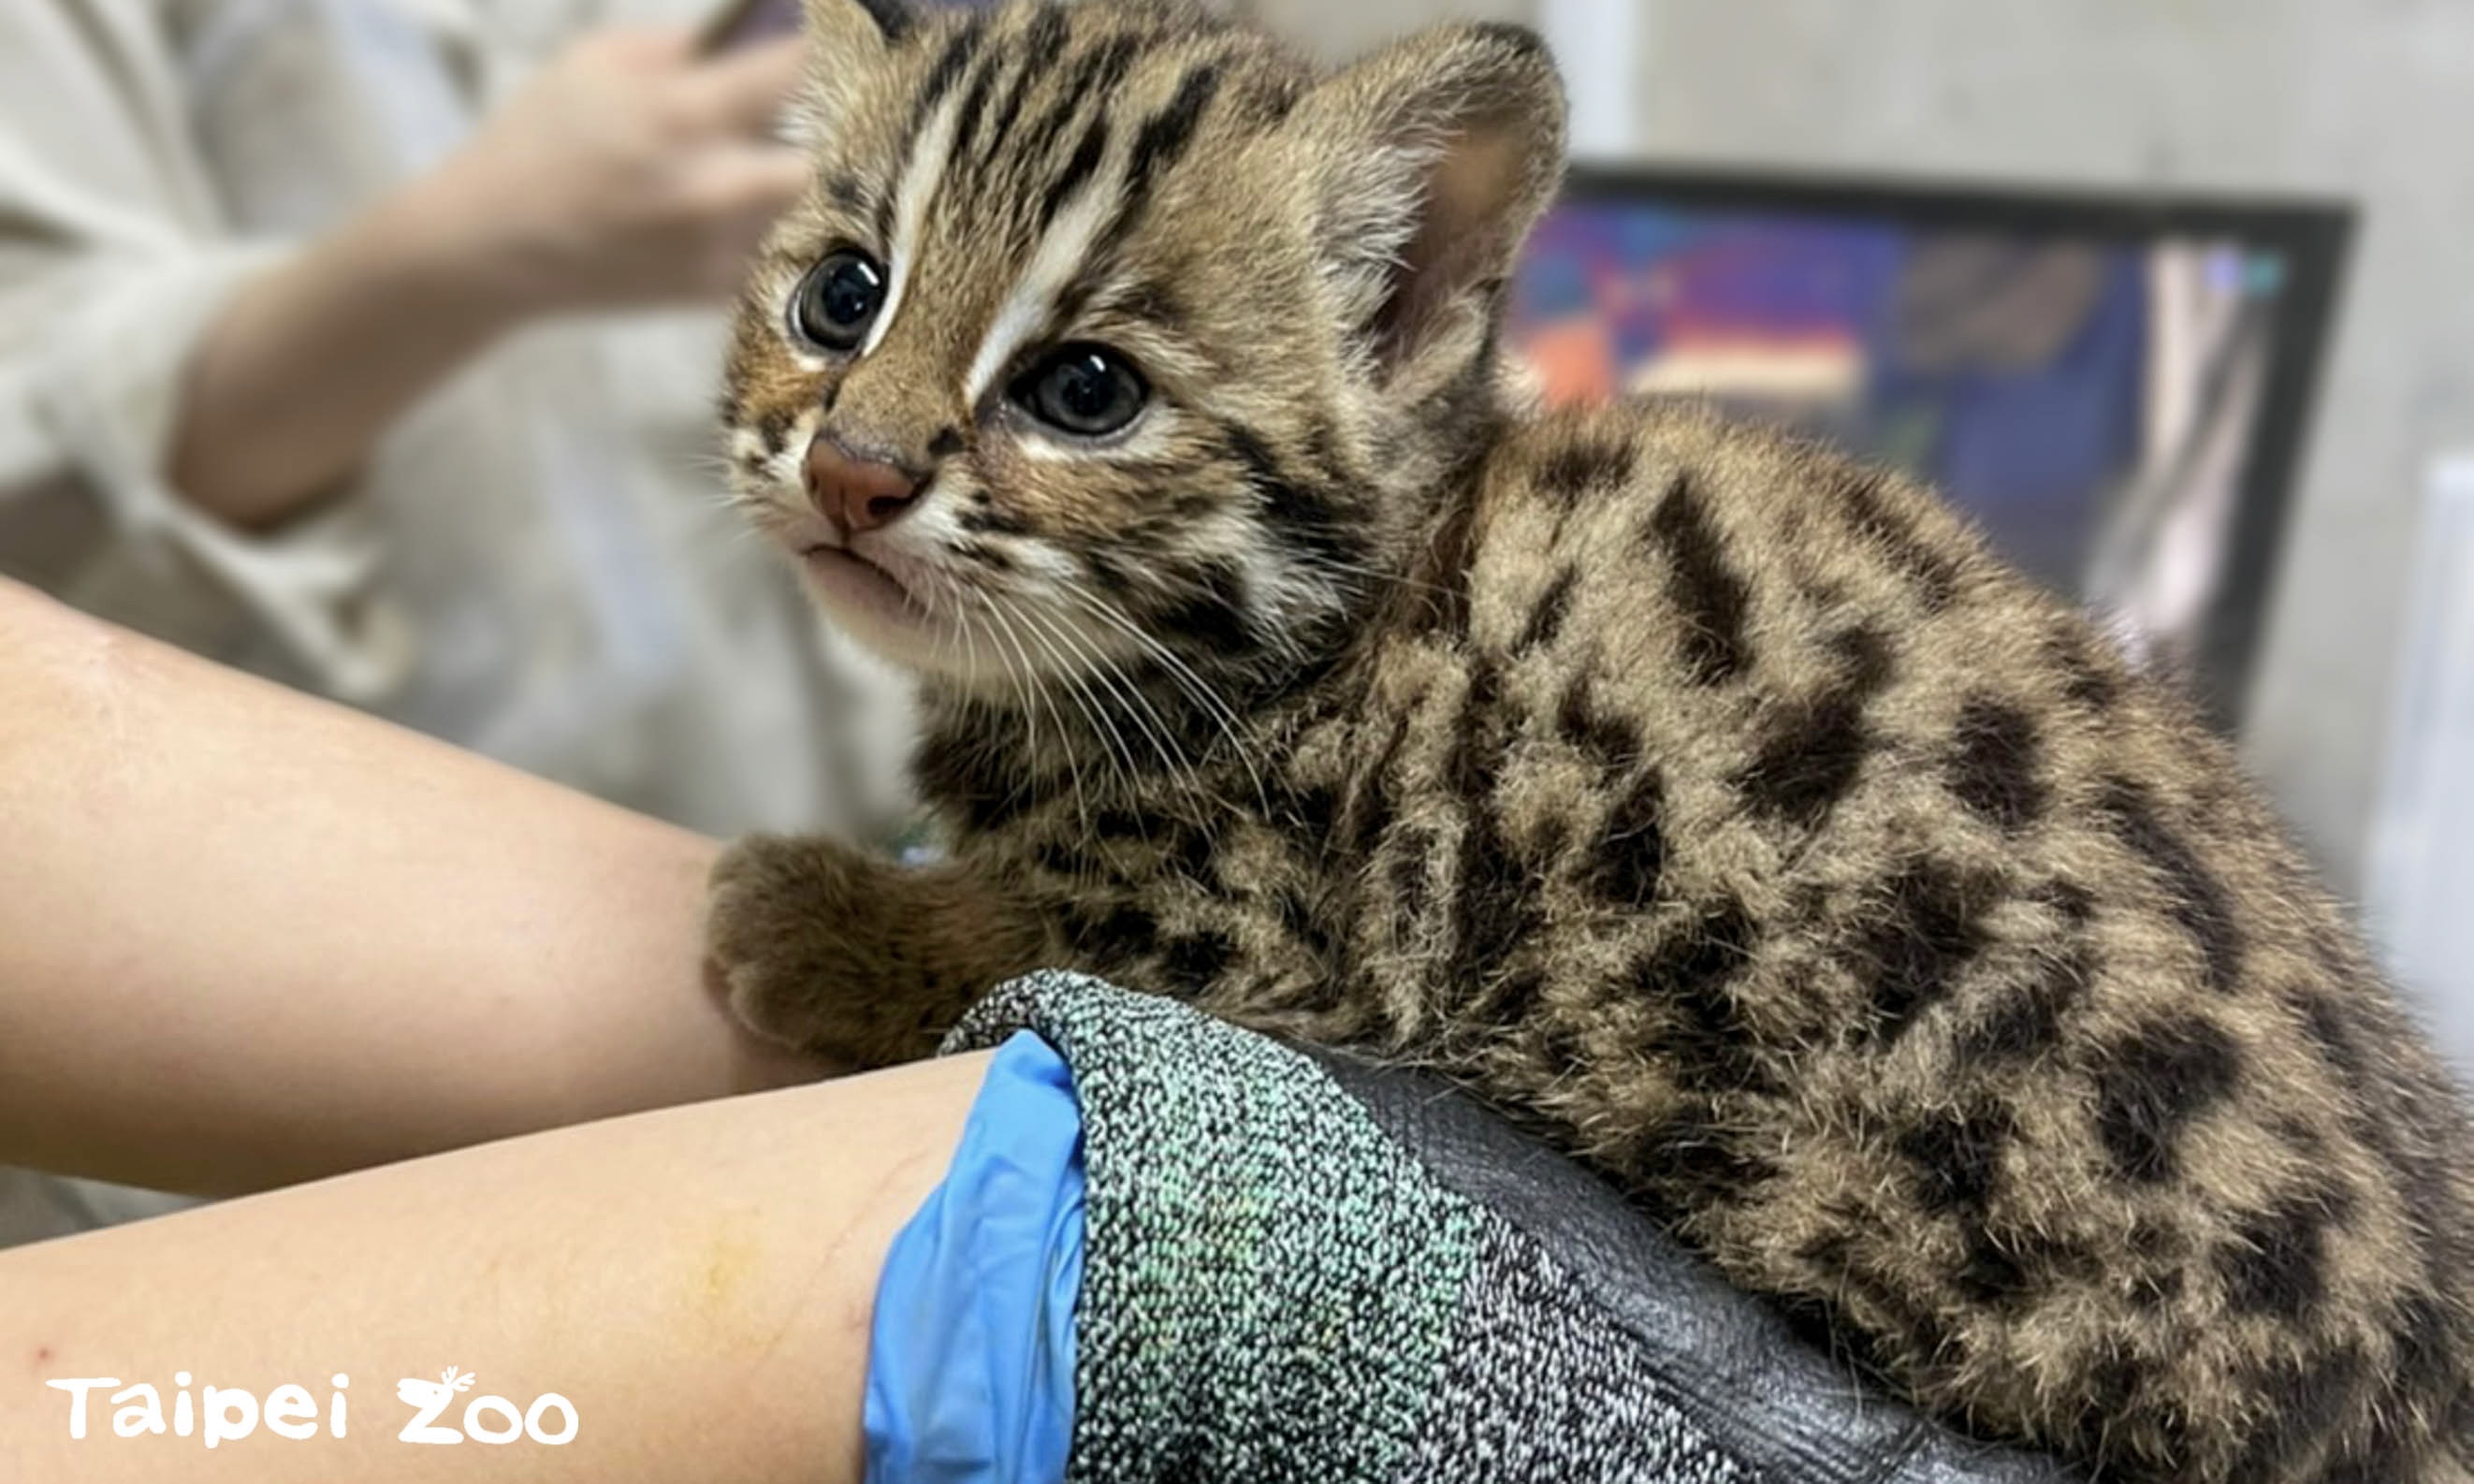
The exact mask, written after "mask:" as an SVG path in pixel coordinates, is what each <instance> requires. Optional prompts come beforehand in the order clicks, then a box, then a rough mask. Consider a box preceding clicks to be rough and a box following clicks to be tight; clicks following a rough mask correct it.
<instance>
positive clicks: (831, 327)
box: [790, 250, 885, 351]
mask: <svg viewBox="0 0 2474 1484" xmlns="http://www.w3.org/2000/svg"><path fill="white" fill-rule="evenodd" d="M884 306H885V270H884V269H882V268H880V267H878V266H877V265H876V260H875V259H874V258H872V257H869V256H868V255H866V254H864V253H854V252H850V251H848V250H845V251H843V252H839V253H835V254H832V255H829V256H827V257H826V258H825V259H824V260H823V261H821V262H819V263H817V264H816V266H814V267H813V268H811V269H809V270H808V276H807V278H805V279H804V280H800V283H799V291H798V292H797V293H796V294H794V295H792V296H791V298H790V328H792V329H794V330H796V331H798V334H799V338H800V339H802V340H805V341H807V342H808V343H809V344H810V345H813V346H815V347H817V348H818V349H820V350H826V351H855V350H857V349H859V343H860V342H861V340H864V339H866V338H867V328H868V326H870V325H872V324H874V323H876V311H877V310H879V309H881V308H883V307H884Z"/></svg>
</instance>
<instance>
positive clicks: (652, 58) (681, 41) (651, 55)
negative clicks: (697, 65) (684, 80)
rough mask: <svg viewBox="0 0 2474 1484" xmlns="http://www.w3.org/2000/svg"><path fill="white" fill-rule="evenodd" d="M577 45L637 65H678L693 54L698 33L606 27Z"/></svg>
mask: <svg viewBox="0 0 2474 1484" xmlns="http://www.w3.org/2000/svg"><path fill="white" fill-rule="evenodd" d="M577 44H578V45H579V46H589V47H598V48H600V49H601V50H603V51H604V52H606V53H608V54H609V55H611V56H613V57H617V58H620V59H622V60H624V61H628V62H630V63H633V64H634V65H637V66H644V67H650V66H662V65H675V64H678V63H682V62H685V61H688V60H689V59H690V57H691V55H692V54H693V52H694V50H695V33H694V32H693V31H692V30H691V29H689V28H687V27H684V26H655V25H620V26H605V27H602V28H601V29H600V30H598V31H594V32H590V33H588V34H587V35H586V36H584V38H583V39H582V40H581V41H579V42H578V43H577Z"/></svg>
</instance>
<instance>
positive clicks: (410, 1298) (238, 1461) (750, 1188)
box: [0, 1057, 986, 1484]
mask: <svg viewBox="0 0 2474 1484" xmlns="http://www.w3.org/2000/svg"><path fill="white" fill-rule="evenodd" d="M985 1061H986V1058H984V1057H963V1058H951V1059H948V1060H940V1061H932V1062H927V1063H921V1064H916V1065H912V1066H910V1067H904V1068H900V1069H897V1070H894V1071H891V1072H886V1073H880V1074H875V1075H872V1076H868V1077H862V1078H852V1079H847V1080H843V1081H840V1082H835V1083H823V1084H819V1085H817V1086H813V1087H804V1088H796V1089H791V1090H788V1091H784V1092H775V1093H769V1094H765V1095H764V1096H761V1097H752V1098H740V1099H733V1100H730V1101H728V1102H724V1103H715V1104H706V1105H703V1106H700V1107H690V1108H678V1109H671V1110H668V1111H664V1112H657V1113H650V1114H644V1115H641V1116H637V1117H632V1118H625V1119H618V1120H614V1121H610V1122H605V1123H599V1124H594V1125H590V1126H587V1127H583V1128H577V1129H568V1130H561V1131H555V1132H551V1133H546V1134H540V1135H536V1136H533V1137H529V1138H523V1139H518V1140H513V1141H509V1142H506V1143H501V1144H495V1145H491V1146H489V1147H486V1148H481V1149H474V1150H467V1151H462V1152H459V1153H455V1154H451V1155H446V1156H439V1157H436V1158H432V1159H424V1160H421V1161H418V1162H416V1163H411V1164H403V1165H396V1166H391V1167H389V1168H386V1169H383V1170H373V1171H368V1172H364V1173H361V1174H357V1175H352V1176H348V1177H345V1178H343V1179H340V1180H328V1181H323V1182H320V1183H318V1184H315V1185H310V1186H305V1187H302V1188H299V1189H295V1190H287V1191H281V1192H278V1193H275V1194H273V1195H267V1196H260V1197H255V1198H252V1199H249V1200H245V1201H239V1202H234V1203H232V1204H228V1205H223V1206H217V1207H212V1208H208V1209H206V1210H200V1211H194V1212H186V1213H183V1214H181V1215H177V1216H172V1217H166V1218H163V1219H160V1220H157V1221H151V1222H145V1223H141V1224H138V1225H136V1226H133V1227H123V1228H116V1229H111V1230H109V1231H101V1232H93V1233H88V1234H86V1235H83V1236H77V1237H71V1238H68V1239H65V1240H62V1241H58V1242H49V1243H42V1244H38V1245H36V1246H35V1247H31V1248H25V1249H20V1250H18V1251H14V1252H9V1253H0V1315H6V1316H8V1321H7V1326H6V1329H5V1333H0V1339H5V1341H6V1342H7V1344H8V1347H9V1360H10V1365H9V1367H8V1371H9V1374H10V1376H11V1378H10V1379H9V1380H8V1381H7V1382H5V1384H0V1475H5V1476H6V1477H9V1478H16V1479H68V1478H75V1479H78V1480H81V1481H84V1484H156V1481H169V1480H178V1481H180V1484H217V1481H220V1480H227V1479H229V1480H233V1481H240V1480H247V1481H250V1484H309V1481H318V1484H326V1481H329V1480H351V1481H352V1484H410V1481H431V1480H443V1479H450V1478H451V1479H454V1480H458V1481H465V1480H471V1481H474V1484H490V1481H493V1480H501V1479H503V1480H516V1479H522V1480H526V1481H537V1484H568V1481H585V1480H590V1481H594V1484H678V1481H682V1480H690V1479H692V1480H696V1481H699V1484H776V1481H778V1484H791V1481H799V1484H809V1481H825V1484H834V1481H839V1480H853V1481H855V1480H857V1479H858V1478H859V1477H860V1466H861V1457H860V1415H861V1386H862V1381H863V1378H864V1375H865V1366H866V1359H867V1334H868V1322H869V1315H870V1311H871V1305H872V1301H873V1298H874V1294H875V1288H876V1279H877V1275H878V1270H879V1268H880V1267H881V1265H882V1262H883V1258H884V1255H885V1250H886V1248H887V1246H888V1245H889V1244H890V1242H891V1240H892V1238H893V1235H894V1233H895V1231H896V1230H897V1229H899V1228H900V1227H901V1225H902V1224H903V1223H904V1222H905V1221H906V1220H907V1219H908V1218H909V1216H910V1213H911V1212H912V1211H913V1210H914V1209H915V1208H916V1207H917V1206H918V1204H919V1203H920V1202H921V1201H922V1200H923V1199H924V1198H925V1197H926V1195H927V1193H928V1191H929V1190H930V1189H931V1188H932V1187H933V1186H934V1184H935V1182H936V1181H937V1180H939V1179H940V1178H941V1177H942V1175H943V1172H944V1169H945V1166H946V1164H947V1162H948V1161H949V1159H950V1158H951V1156H952V1154H953V1150H954V1147H955V1144H956V1141H957V1139H958V1136H959V1132H960V1129H961V1124H962V1119H963V1116H964V1114H965V1112H966V1111H967V1108H968V1105H969V1103H970V1100H971V1098H972V1096H973V1094H974V1093H975V1092H976V1090H977V1088H978V1085H979V1083H980V1079H981V1077H982V1074H983V1072H984V1067H985ZM449 1365H453V1366H457V1367H461V1368H463V1369H466V1370H469V1371H472V1372H474V1373H475V1374H476V1375H477V1377H478V1379H477V1381H476V1384H475V1387H474V1390H473V1392H471V1393H469V1394H467V1396H466V1397H465V1398H464V1399H459V1400H458V1401H457V1402H456V1403H455V1404H453V1405H452V1406H450V1407H449V1409H448V1410H447V1411H446V1413H445V1414H444V1416H443V1417H442V1419H441V1421H442V1422H443V1423H445V1424H447V1425H449V1426H455V1425H457V1424H458V1423H460V1420H461V1418H462V1416H463V1409H464V1406H465V1405H466V1404H467V1403H468V1402H469V1400H470V1399H471V1398H472V1397H476V1396H481V1395H497V1396H501V1397H505V1398H507V1399H509V1400H511V1401H512V1402H513V1403H514V1405H515V1407H516V1408H517V1409H518V1410H520V1411H521V1410H522V1409H524V1408H526V1407H527V1406H529V1404H530V1403H531V1401H532V1399H534V1398H535V1397H538V1396H540V1395H541V1394H543V1393H546V1392H556V1393H558V1394H559V1395H560V1396H563V1397H565V1398H566V1399H568V1400H569V1402H570V1404H571V1405H572V1407H573V1410H574V1413H575V1416H576V1423H577V1427H576V1437H575V1440H574V1441H573V1442H572V1443H571V1444H569V1445H566V1446H563V1447H545V1446H541V1445H539V1444H536V1443H533V1442H530V1441H528V1440H519V1441H517V1442H515V1443H512V1444H509V1445H506V1446H502V1447H496V1448H493V1447H487V1446H474V1445H473V1444H471V1443H467V1444H466V1445H464V1446H461V1447H456V1448H439V1447H424V1446H419V1445H415V1444H408V1443H404V1442H401V1441H399V1437H398V1435H399V1433H400V1430H401V1428H402V1427H403V1426H404V1424H405V1423H407V1422H409V1421H411V1420H412V1416H413V1409H412V1408H410V1407H407V1406H403V1405H400V1404H399V1403H398V1402H397V1400H396V1399H395V1385H396V1382H397V1380H398V1379H399V1378H401V1377H418V1378H429V1377H435V1376H437V1375H438V1374H439V1373H440V1372H441V1371H442V1370H444V1369H445V1368H446V1367H448V1366H449ZM176 1370H178V1371H182V1372H186V1373H188V1374H189V1375H190V1376H191V1377H192V1378H193V1380H194V1382H195V1385H194V1386H193V1388H192V1390H193V1391H196V1390H197V1388H202V1387H203V1386H205V1385H208V1384H212V1385H217V1386H224V1387H238V1388H245V1389H248V1390H250V1391H252V1392H253V1393H254V1397H255V1399H256V1400H257V1401H260V1402H262V1401H263V1400H264V1399H266V1398H267V1397H268V1396H269V1395H270V1393H271V1392H272V1391H273V1389H274V1388H275V1387H277V1386H279V1385H280V1384H284V1383H293V1384H298V1385H301V1386H303V1388H304V1389H305V1390H307V1391H308V1392H309V1393H310V1395H311V1397H312V1398H313V1399H315V1402H316V1406H317V1416H318V1421H319V1423H320V1424H321V1425H320V1429H319V1431H318V1433H317V1434H316V1436H314V1437H311V1438H307V1439H302V1440H298V1441H294V1440H289V1439H284V1438H279V1437H276V1436H274V1435H272V1434H271V1433H270V1431H269V1430H268V1429H266V1428H265V1427H263V1426H260V1427H259V1428H258V1429H257V1430H256V1431H255V1435H253V1436H251V1437H249V1438H247V1439H244V1440H241V1441H239V1442H237V1443H227V1444H223V1445H222V1446H220V1447H218V1448H216V1449H215V1450H213V1451H211V1452H210V1451H207V1450H206V1448H205V1447H204V1442H203V1434H200V1435H197V1436H192V1437H189V1438H178V1437H165V1438H152V1437H147V1438H136V1439H123V1438H119V1437H117V1436H115V1435H114V1434H113V1430H112V1421H111V1419H112V1414H113V1412H114V1411H115V1410H116V1409H115V1408H113V1407H111V1406H110V1405H109V1396H110V1395H111V1392H110V1390H104V1391H99V1392H90V1393H88V1394H87V1395H88V1417H87V1435H86V1436H85V1438H84V1439H83V1440H76V1439H72V1438H70V1437H69V1432H68V1421H69V1403H70V1395H69V1393H67V1392H64V1391H61V1390H55V1389H51V1388H48V1387H46V1386H45V1385H43V1382H44V1381H46V1380H50V1379H63V1378H71V1379H73V1378H81V1377H83V1378H93V1377H103V1376H109V1377H116V1378H118V1379H120V1380H122V1381H124V1382H127V1383H131V1384H134V1383H136V1382H139V1381H143V1382H147V1383H149V1384H152V1385H153V1386H155V1387H156V1388H157V1389H158V1392H159V1393H160V1394H161V1395H162V1398H163V1406H164V1408H165V1410H166V1412H167V1413H168V1412H169V1411H170V1409H171V1406H172V1395H173V1390H174V1385H173V1381H174V1373H175V1371H176ZM336 1374H342V1375H347V1376H349V1377H350V1378H351V1384H350V1385H349V1386H348V1387H347V1388H345V1391H344V1395H345V1397H346V1399H347V1423H348V1424H347V1428H346V1434H345V1436H344V1437H343V1438H341V1439H337V1438H334V1437H331V1436H329V1435H328V1433H327V1429H326V1427H325V1425H324V1424H325V1423H326V1419H327V1403H328V1399H329V1398H330V1396H331V1394H332V1390H333V1388H332V1387H331V1385H330V1382H329V1377H330V1376H331V1375H336ZM545 1423H546V1430H556V1429H557V1425H558V1424H557V1420H556V1419H554V1418H546V1419H545ZM485 1425H487V1426H492V1427H497V1426H501V1425H503V1420H500V1419H496V1418H492V1419H489V1420H488V1421H486V1422H485ZM12 1465H13V1467H12Z"/></svg>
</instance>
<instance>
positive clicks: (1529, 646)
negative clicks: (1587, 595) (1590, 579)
mask: <svg viewBox="0 0 2474 1484" xmlns="http://www.w3.org/2000/svg"><path fill="white" fill-rule="evenodd" d="M1580 580H1581V572H1580V569H1579V568H1576V567H1574V566H1572V565H1570V564H1569V563H1566V564H1564V570H1563V571H1562V572H1558V573H1556V574H1555V580H1554V581H1553V582H1551V583H1549V584H1547V587H1546V591H1545V593H1544V594H1543V595H1541V596H1540V597H1539V599H1538V606H1537V607H1535V608H1532V609H1530V610H1529V621H1528V622H1527V623H1524V624H1522V625H1521V628H1520V637H1519V638H1518V639H1516V640H1514V641H1513V642H1512V652H1513V653H1515V654H1526V653H1528V652H1529V651H1530V650H1533V649H1541V648H1544V647H1546V646H1548V645H1552V644H1554V643H1555V640H1556V637H1557V636H1558V635H1560V634H1562V633H1563V632H1564V619H1566V618H1567V617H1569V616H1570V614H1571V612H1572V589H1573V588H1574V587H1575V586H1577V585H1578V584H1579V582H1580Z"/></svg>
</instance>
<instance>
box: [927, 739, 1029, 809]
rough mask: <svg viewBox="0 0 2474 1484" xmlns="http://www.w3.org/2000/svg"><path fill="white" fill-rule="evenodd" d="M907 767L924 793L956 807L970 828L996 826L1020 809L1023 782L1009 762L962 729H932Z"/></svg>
mask: <svg viewBox="0 0 2474 1484" xmlns="http://www.w3.org/2000/svg"><path fill="white" fill-rule="evenodd" d="M911 771H912V773H913V774H914V776H916V778H917V779H918V782H919V788H920V791H921V792H922V793H924V794H926V795H927V796H928V797H929V798H930V799H932V800H934V801H935V802H937V803H939V804H942V805H944V806H946V807H948V808H951V809H955V810H958V811H959V813H960V815H961V816H962V822H963V825H964V828H965V829H966V830H967V831H968V832H971V833H979V832H982V831H986V830H990V829H994V828H995V827H996V826H998V825H1000V824H1003V823H1004V822H1006V821H1007V820H1008V819H1010V818H1012V817H1014V815H1016V814H1017V813H1018V812H1019V808H1020V800H1021V796H1022V793H1023V788H1022V780H1021V777H1020V775H1019V773H1018V771H1017V770H1016V769H1015V767H1014V766H1012V764H1011V760H1010V759H1008V758H1007V757H1005V756H1003V755H1001V753H1000V751H999V750H998V749H996V748H991V747H988V746H985V745H983V744H982V742H981V741H980V740H979V739H978V738H976V737H974V736H972V735H970V734H969V733H968V732H967V731H966V730H954V729H940V730H938V731H935V732H932V733H930V734H929V736H928V737H927V738H926V740H925V741H923V742H921V744H920V747H919V750H918V752H917V753H916V754H915V755H914V756H913V758H912V760H911Z"/></svg>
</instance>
